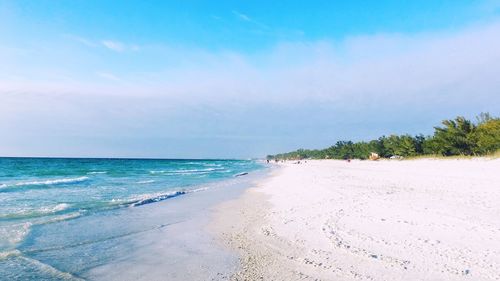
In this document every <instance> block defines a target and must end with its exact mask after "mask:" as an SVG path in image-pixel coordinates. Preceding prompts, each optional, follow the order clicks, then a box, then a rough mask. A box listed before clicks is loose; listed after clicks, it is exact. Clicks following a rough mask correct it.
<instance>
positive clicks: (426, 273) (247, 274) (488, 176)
mask: <svg viewBox="0 0 500 281" xmlns="http://www.w3.org/2000/svg"><path fill="white" fill-rule="evenodd" d="M214 222H215V223H214V224H213V225H212V229H213V230H215V231H216V233H218V234H219V235H221V237H222V239H221V240H222V241H223V242H224V243H225V244H226V245H227V246H228V247H230V248H231V249H233V250H235V251H237V252H238V253H239V254H240V257H241V267H240V269H239V271H238V272H237V273H236V274H235V275H234V276H233V277H232V278H233V279H234V280H500V160H488V159H473V160H431V159H425V160H405V161H378V162H369V161H352V162H351V163H347V162H345V161H332V160H325V161H308V162H307V163H305V164H300V165H297V164H291V163H288V164H280V165H279V167H275V168H273V171H272V172H271V176H270V177H267V178H266V179H264V180H261V181H260V182H258V183H257V184H256V185H255V187H253V188H251V189H248V190H247V191H246V192H245V194H244V195H243V196H242V197H241V198H239V199H237V200H234V201H230V202H227V203H224V204H223V205H221V206H219V207H218V210H217V212H216V216H215V221H214Z"/></svg>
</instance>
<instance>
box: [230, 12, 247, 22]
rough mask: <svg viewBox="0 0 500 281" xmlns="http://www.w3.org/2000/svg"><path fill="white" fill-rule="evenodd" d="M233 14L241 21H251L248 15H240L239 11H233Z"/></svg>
mask: <svg viewBox="0 0 500 281" xmlns="http://www.w3.org/2000/svg"><path fill="white" fill-rule="evenodd" d="M233 14H234V15H235V16H237V17H238V18H239V19H240V20H243V21H251V19H250V17H249V16H247V15H245V14H243V13H240V12H238V11H234V10H233Z"/></svg>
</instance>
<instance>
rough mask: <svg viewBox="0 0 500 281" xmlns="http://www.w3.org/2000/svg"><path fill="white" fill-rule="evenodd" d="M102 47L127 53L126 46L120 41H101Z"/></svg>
mask: <svg viewBox="0 0 500 281" xmlns="http://www.w3.org/2000/svg"><path fill="white" fill-rule="evenodd" d="M101 43H102V45H103V46H104V47H106V48H108V49H110V50H112V51H115V52H123V51H125V44H123V43H121V42H118V41H113V40H102V41H101Z"/></svg>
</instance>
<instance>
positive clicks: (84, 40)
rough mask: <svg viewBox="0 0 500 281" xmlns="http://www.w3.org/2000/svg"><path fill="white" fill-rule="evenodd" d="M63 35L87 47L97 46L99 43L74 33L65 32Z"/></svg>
mask: <svg viewBox="0 0 500 281" xmlns="http://www.w3.org/2000/svg"><path fill="white" fill-rule="evenodd" d="M64 36H66V37H67V38H69V39H71V40H73V41H76V42H78V43H81V44H83V45H85V46H87V47H97V46H98V45H99V44H98V43H96V42H94V41H92V40H89V39H87V38H84V37H80V36H76V35H72V34H65V35H64Z"/></svg>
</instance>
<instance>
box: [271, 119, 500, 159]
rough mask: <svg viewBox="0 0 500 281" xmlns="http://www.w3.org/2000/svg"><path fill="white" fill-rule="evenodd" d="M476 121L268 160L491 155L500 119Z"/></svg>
mask: <svg viewBox="0 0 500 281" xmlns="http://www.w3.org/2000/svg"><path fill="white" fill-rule="evenodd" d="M476 119H477V120H476V122H472V121H471V120H467V119H466V118H464V117H462V116H458V117H456V118H455V119H450V120H444V121H442V124H441V126H437V127H434V134H433V135H430V136H424V135H422V134H419V135H416V136H411V135H408V134H405V135H390V136H382V137H380V138H378V139H375V140H371V141H360V142H353V141H337V142H336V143H335V144H334V145H332V146H330V147H328V148H325V149H298V150H296V151H292V152H287V153H281V154H276V155H268V156H267V159H308V158H311V159H367V158H368V157H369V156H370V154H371V153H377V154H378V155H379V156H380V157H384V158H389V157H391V156H397V157H399V156H401V157H412V156H419V155H442V156H453V155H466V156H469V155H477V156H480V155H488V154H493V153H496V152H497V151H498V150H500V118H498V117H492V116H491V115H490V114H488V113H481V114H480V115H479V116H478V117H477V118H476Z"/></svg>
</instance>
